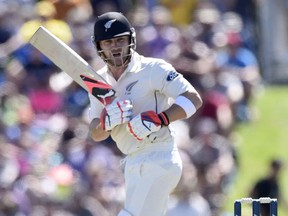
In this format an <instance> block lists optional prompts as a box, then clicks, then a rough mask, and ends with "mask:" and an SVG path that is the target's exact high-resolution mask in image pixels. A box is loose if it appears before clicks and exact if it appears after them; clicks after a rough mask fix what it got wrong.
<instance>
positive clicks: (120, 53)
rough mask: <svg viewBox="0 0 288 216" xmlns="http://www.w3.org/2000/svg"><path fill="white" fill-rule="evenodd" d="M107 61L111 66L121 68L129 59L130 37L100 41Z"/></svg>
mask: <svg viewBox="0 0 288 216" xmlns="http://www.w3.org/2000/svg"><path fill="white" fill-rule="evenodd" d="M100 47H101V49H102V54H103V55H104V59H105V61H107V62H108V63H109V64H110V65H112V66H116V67H121V66H123V65H124V64H125V62H126V60H127V58H128V57H129V49H130V46H129V36H122V37H117V38H112V39H109V40H102V41H100Z"/></svg>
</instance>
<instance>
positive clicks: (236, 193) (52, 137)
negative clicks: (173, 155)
mask: <svg viewBox="0 0 288 216" xmlns="http://www.w3.org/2000/svg"><path fill="white" fill-rule="evenodd" d="M287 9H288V1H287V0H274V1H268V0H46V1H36V0H1V1H0V145H1V147H0V197H1V199H0V216H28V215H29V216H66V215H67V216H73V215H75V216H90V215H93V216H100V215H101V216H115V215H117V212H118V211H119V210H120V209H121V207H122V204H123V200H124V196H125V194H124V181H123V175H122V168H121V167H120V165H119V161H120V160H121V158H122V155H121V153H120V152H119V151H118V149H117V148H116V147H115V144H114V142H113V140H111V139H108V140H105V141H103V142H101V143H95V142H93V141H92V140H91V139H90V138H89V137H88V118H87V110H88V108H89V100H88V96H87V93H86V92H85V91H84V90H83V89H82V88H81V87H79V86H78V85H77V84H75V83H74V82H73V81H72V80H71V79H70V77H68V75H66V74H65V72H63V71H61V70H60V69H59V68H57V67H56V66H55V65H54V64H53V63H52V62H51V61H49V59H47V58H46V57H45V56H43V55H42V54H41V53H39V52H38V51H37V50H36V49H35V48H33V47H31V46H30V45H29V44H28V43H27V42H28V40H29V38H30V37H31V36H32V34H33V33H34V32H35V30H36V29H37V28H38V27H39V26H40V25H43V26H45V27H46V28H47V29H49V30H50V31H51V32H52V33H54V34H55V35H56V36H58V37H59V38H61V39H62V40H63V41H64V42H65V43H67V44H68V45H69V46H71V47H72V48H73V49H74V50H75V51H76V52H77V53H78V54H80V55H81V56H82V57H83V58H84V59H85V60H87V61H88V62H89V63H90V64H91V65H92V66H93V67H95V68H96V69H99V68H100V67H102V66H103V62H102V60H101V59H100V58H99V57H98V56H97V53H96V51H95V49H94V47H93V44H92V43H91V40H90V37H91V35H92V32H93V24H94V20H95V17H96V16H98V15H100V14H102V13H104V12H108V11H118V12H122V13H123V14H124V15H125V16H127V17H128V18H129V20H130V21H131V23H132V25H133V26H134V27H135V29H136V33H137V34H136V35H137V51H138V52H139V53H140V54H143V55H145V56H152V57H156V58H163V59H165V60H166V61H168V62H170V63H171V64H173V66H174V67H175V68H176V69H177V71H179V72H180V73H182V74H183V75H184V76H185V77H186V78H187V79H188V80H189V82H191V83H192V84H193V85H194V87H195V88H196V89H197V90H198V91H199V92H200V94H201V96H202V98H203V101H204V105H203V107H202V108H201V109H200V110H199V112H198V113H197V114H196V115H195V116H193V118H191V119H189V120H185V121H179V122H177V123H173V124H174V126H175V128H176V140H177V144H178V146H179V148H180V150H181V155H182V159H183V164H184V173H183V177H182V179H181V182H180V184H179V186H178V187H177V188H176V190H175V191H174V192H173V195H172V196H171V201H170V203H168V211H167V216H176V215H177V216H180V215H181V216H188V215H189V216H192V215H195V216H229V215H233V202H234V200H235V199H239V198H242V197H250V196H251V197H254V198H257V197H259V196H271V197H273V198H278V200H279V212H280V214H279V215H285V213H286V214H287V212H288V203H287V201H286V200H287V198H288V185H287V182H288V173H287V170H286V164H287V160H288V155H287V143H288V142H287V141H288V136H287V129H288V121H287V119H288V112H287V110H288V102H287V96H286V95H287V91H288V89H287V85H286V84H287V83H288V70H287V66H288V65H287V64H288V61H287V57H288V25H287V18H288V17H287V16H288V15H287ZM71 64H73V62H71ZM243 211H244V213H246V212H247V214H246V215H249V213H250V212H249V211H250V210H249V208H248V207H247V209H246V208H245V207H244V210H243ZM250 215H251V213H250Z"/></svg>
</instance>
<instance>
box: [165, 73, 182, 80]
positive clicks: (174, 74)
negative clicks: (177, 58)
mask: <svg viewBox="0 0 288 216" xmlns="http://www.w3.org/2000/svg"><path fill="white" fill-rule="evenodd" d="M178 75H179V73H177V72H176V71H171V72H170V73H169V74H168V76H167V81H172V80H174V79H175V78H176V77H177V76H178Z"/></svg>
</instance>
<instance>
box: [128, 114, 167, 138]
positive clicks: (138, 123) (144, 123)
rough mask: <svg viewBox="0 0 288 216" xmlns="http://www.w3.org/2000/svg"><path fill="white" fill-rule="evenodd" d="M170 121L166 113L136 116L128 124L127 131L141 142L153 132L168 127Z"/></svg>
mask: <svg viewBox="0 0 288 216" xmlns="http://www.w3.org/2000/svg"><path fill="white" fill-rule="evenodd" d="M168 125H169V119H168V117H167V115H166V113H164V112H162V113H160V114H157V113H156V112H154V111H147V112H143V113H141V114H139V115H137V116H135V117H134V118H133V119H132V120H131V121H130V122H128V124H127V130H128V132H129V133H130V134H132V135H133V136H134V137H135V138H136V139H137V140H139V141H141V140H143V139H144V138H145V137H147V136H148V135H150V134H151V133H153V132H156V131H158V130H160V128H161V127H162V126H168Z"/></svg>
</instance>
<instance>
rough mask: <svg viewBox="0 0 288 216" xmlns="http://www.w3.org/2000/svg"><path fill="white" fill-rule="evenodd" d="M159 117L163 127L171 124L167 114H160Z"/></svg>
mask: <svg viewBox="0 0 288 216" xmlns="http://www.w3.org/2000/svg"><path fill="white" fill-rule="evenodd" d="M158 117H159V118H160V120H161V124H162V125H164V126H168V125H169V124H170V121H169V118H168V116H167V114H166V113H165V112H161V113H159V114H158Z"/></svg>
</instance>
